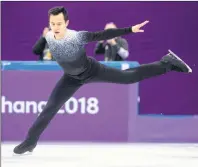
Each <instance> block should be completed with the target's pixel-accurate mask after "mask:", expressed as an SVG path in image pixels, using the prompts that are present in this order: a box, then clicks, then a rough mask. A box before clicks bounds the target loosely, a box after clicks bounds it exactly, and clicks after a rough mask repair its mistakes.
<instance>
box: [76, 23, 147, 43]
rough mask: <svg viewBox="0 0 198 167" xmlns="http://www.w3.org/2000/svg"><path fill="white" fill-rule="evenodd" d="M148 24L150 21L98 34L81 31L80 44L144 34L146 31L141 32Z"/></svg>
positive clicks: (79, 33)
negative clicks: (139, 33)
mask: <svg viewBox="0 0 198 167" xmlns="http://www.w3.org/2000/svg"><path fill="white" fill-rule="evenodd" d="M147 23H149V21H144V22H143V23H140V24H137V25H135V26H132V27H127V28H117V29H107V30H103V31H98V32H88V31H79V32H78V35H79V39H80V42H82V43H83V44H86V43H89V42H94V41H102V40H108V39H112V38H115V37H119V36H122V35H127V34H130V33H137V32H144V30H141V27H143V26H144V25H146V24H147Z"/></svg>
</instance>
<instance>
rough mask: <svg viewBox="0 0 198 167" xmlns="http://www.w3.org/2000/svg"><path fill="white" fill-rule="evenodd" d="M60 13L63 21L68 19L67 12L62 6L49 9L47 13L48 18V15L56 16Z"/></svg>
mask: <svg viewBox="0 0 198 167" xmlns="http://www.w3.org/2000/svg"><path fill="white" fill-rule="evenodd" d="M60 13H63V16H64V19H65V21H67V20H68V19H69V17H68V11H67V10H66V9H65V8H64V7H63V6H56V7H53V8H51V9H50V10H49V11H48V16H49V17H50V15H58V14H60Z"/></svg>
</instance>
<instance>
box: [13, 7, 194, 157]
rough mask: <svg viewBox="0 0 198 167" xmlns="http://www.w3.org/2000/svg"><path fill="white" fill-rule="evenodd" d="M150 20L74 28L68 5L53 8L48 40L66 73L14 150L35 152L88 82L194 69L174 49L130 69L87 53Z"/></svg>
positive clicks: (138, 78)
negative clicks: (89, 46)
mask: <svg viewBox="0 0 198 167" xmlns="http://www.w3.org/2000/svg"><path fill="white" fill-rule="evenodd" d="M147 23H148V21H145V22H143V23H141V24H137V25H135V26H132V27H128V28H122V29H108V30H104V31H100V32H87V31H74V30H70V29H68V28H67V26H68V24H69V20H68V13H67V10H66V9H65V8H64V7H54V8H52V9H50V10H49V24H50V27H51V31H50V32H48V33H47V34H46V36H45V41H46V42H47V43H48V46H49V49H50V52H51V53H52V56H53V57H54V58H55V59H56V61H57V63H58V64H59V65H60V66H61V67H62V69H63V71H64V74H63V76H62V77H61V78H60V80H59V81H58V82H57V84H56V86H55V88H54V89H53V91H52V93H51V95H50V97H49V99H48V102H47V104H46V106H45V108H44V109H43V111H42V113H41V114H40V115H39V117H38V118H37V119H36V121H35V122H34V124H33V125H32V127H31V128H30V129H29V131H28V134H27V136H26V139H25V140H24V141H23V142H22V143H21V144H20V145H18V146H16V147H15V148H14V153H16V154H23V153H25V152H27V151H29V152H31V151H33V149H34V148H35V147H36V145H37V142H38V140H39V137H40V135H41V134H42V132H43V131H44V130H45V128H46V127H47V125H48V124H49V123H50V121H51V120H52V119H53V117H54V116H55V115H56V113H57V112H58V110H59V109H60V108H61V107H62V105H63V104H64V103H65V102H66V101H67V100H68V99H69V98H70V97H71V96H72V95H73V94H74V93H75V92H76V91H77V90H78V89H79V88H80V87H81V86H82V85H84V84H87V83H91V82H106V83H116V84H132V83H135V82H139V81H141V80H143V79H147V78H151V77H154V76H159V75H162V74H165V73H167V72H170V71H178V72H185V73H189V72H192V69H191V68H190V67H189V66H188V65H187V64H186V63H185V62H184V61H182V60H181V59H180V58H179V57H178V56H176V55H175V54H174V53H173V52H171V51H169V53H168V54H167V55H165V56H163V57H162V59H161V60H160V61H156V62H153V63H150V64H145V65H141V66H139V67H137V68H133V69H128V70H126V71H122V70H119V69H114V68H110V67H107V66H105V65H103V64H101V63H99V62H97V61H96V60H95V59H93V58H90V57H87V56H86V52H85V49H84V46H85V44H87V43H89V42H92V41H101V40H108V39H112V38H115V37H118V36H121V35H126V34H131V33H138V32H144V30H141V27H143V26H144V25H146V24H147ZM38 46H39V45H38ZM44 46H45V42H44V41H42V42H41V43H40V48H41V49H42V48H43V47H44ZM63 133H64V132H63Z"/></svg>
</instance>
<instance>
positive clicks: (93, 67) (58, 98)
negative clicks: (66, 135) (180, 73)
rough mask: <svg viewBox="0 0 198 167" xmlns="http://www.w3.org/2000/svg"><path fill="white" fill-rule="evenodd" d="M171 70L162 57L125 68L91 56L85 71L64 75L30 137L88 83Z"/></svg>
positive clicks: (121, 81)
mask: <svg viewBox="0 0 198 167" xmlns="http://www.w3.org/2000/svg"><path fill="white" fill-rule="evenodd" d="M170 70H171V67H170V65H169V64H166V63H163V62H160V61H158V62H153V63H150V64H145V65H141V66H139V67H136V68H132V69H128V70H125V71H123V70H119V69H114V68H111V67H107V66H105V65H103V64H100V63H99V62H97V61H95V60H91V61H90V67H89V68H88V69H87V71H85V72H84V73H82V74H80V75H78V76H69V75H68V74H66V73H65V74H64V75H63V76H62V77H61V78H60V80H59V81H58V83H57V84H56V86H55V88H54V89H53V91H52V93H51V95H50V97H49V99H48V102H47V104H46V106H45V107H44V109H43V111H42V112H41V114H40V115H39V116H38V117H37V119H36V121H35V122H34V124H33V125H32V127H31V128H30V129H29V132H28V135H27V138H26V140H28V141H31V142H32V143H36V142H37V141H38V139H39V137H40V135H41V134H42V132H43V131H44V130H45V128H46V127H47V125H48V124H49V123H50V121H51V120H52V119H53V117H54V116H55V115H56V113H57V112H58V110H59V109H60V108H61V107H62V106H63V105H64V103H65V102H66V101H67V100H68V99H69V98H70V97H71V96H72V95H73V94H74V93H75V92H76V91H77V90H78V89H79V88H80V87H81V86H82V85H84V84H87V83H93V82H106V83H116V84H133V83H136V82H139V81H141V80H144V79H147V78H151V77H154V76H159V75H162V74H165V73H166V72H168V71H170Z"/></svg>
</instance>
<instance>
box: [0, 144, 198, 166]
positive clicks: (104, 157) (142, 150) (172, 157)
mask: <svg viewBox="0 0 198 167" xmlns="http://www.w3.org/2000/svg"><path fill="white" fill-rule="evenodd" d="M15 145H16V144H8V143H7V144H6V143H4V144H2V145H1V156H2V157H1V161H2V162H1V165H2V167H198V144H147V143H145V144H96V143H95V144H94V143H84V144H78V143H65V144H64V143H62V144H60V143H59V144H56V143H51V144H50V143H48V144H44V143H40V144H39V145H37V147H36V149H35V150H34V152H33V153H31V154H30V153H28V154H27V155H20V156H19V155H13V153H12V150H13V148H14V146H15Z"/></svg>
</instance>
